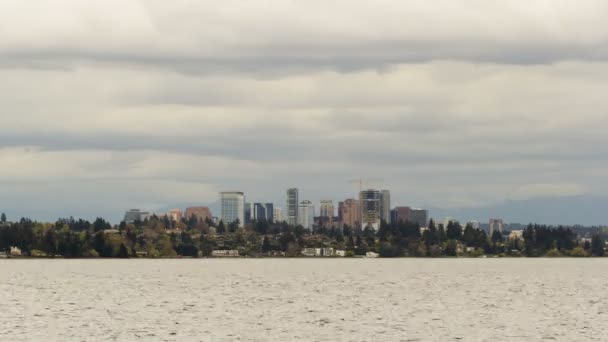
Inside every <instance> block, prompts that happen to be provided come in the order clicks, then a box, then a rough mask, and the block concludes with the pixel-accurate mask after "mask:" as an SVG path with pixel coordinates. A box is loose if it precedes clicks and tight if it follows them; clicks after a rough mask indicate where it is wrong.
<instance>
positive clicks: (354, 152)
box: [0, 0, 608, 220]
mask: <svg viewBox="0 0 608 342" xmlns="http://www.w3.org/2000/svg"><path fill="white" fill-rule="evenodd" d="M606 13H608V2H606V1H604V0H598V1H594V0H581V1H571V0H530V1H519V0H517V1H509V0H505V1H486V0H466V1H464V0H437V1H432V2H430V1H414V0H407V1H404V0H391V1H389V0H377V1H361V0H335V1H327V0H322V1H321V0H300V1H298V0H288V1H286V0H280V1H279V0H267V1H262V0H252V1H234V0H222V1H199V0H197V1H194V0H192V1H188V0H174V1H165V0H146V1H144V0H141V1H135V0H104V1H81V0H62V1H60V0H46V1H44V0H38V1H18V0H6V1H1V2H0V132H1V133H0V211H4V212H7V214H8V215H9V218H10V217H12V218H16V217H19V216H29V217H32V218H35V219H38V220H54V219H56V218H58V217H67V216H74V217H85V218H94V217H96V216H104V217H106V218H109V219H112V220H118V219H119V218H120V217H121V215H122V213H123V212H124V211H125V210H126V209H129V208H142V209H146V210H152V211H154V210H156V209H158V208H163V207H166V206H172V205H174V204H175V205H177V204H178V203H192V204H196V203H200V204H209V203H213V202H215V201H217V197H218V192H219V191H224V190H240V191H244V192H245V193H246V196H247V198H248V200H250V201H274V202H276V203H278V204H277V205H278V206H281V205H282V204H283V201H284V198H285V189H287V188H288V187H298V188H299V189H300V198H302V199H310V200H312V201H314V202H318V201H319V200H320V199H322V198H327V199H333V200H336V201H338V200H342V199H344V198H349V197H353V196H355V193H356V191H357V190H358V184H357V183H352V182H350V180H352V179H358V178H363V179H364V180H365V181H364V187H382V188H388V189H390V190H391V192H392V203H393V205H413V206H433V207H440V208H466V207H469V208H471V207H473V208H474V207H482V206H486V205H494V204H496V203H500V202H503V201H507V200H527V199H534V198H560V197H567V196H581V195H589V196H602V195H603V194H605V193H606V192H607V190H608V172H606V167H607V166H608V155H607V150H606V146H607V143H608V134H606V127H608V112H607V108H608V93H607V91H606V90H607V89H608V21H606V20H605V14H606Z"/></svg>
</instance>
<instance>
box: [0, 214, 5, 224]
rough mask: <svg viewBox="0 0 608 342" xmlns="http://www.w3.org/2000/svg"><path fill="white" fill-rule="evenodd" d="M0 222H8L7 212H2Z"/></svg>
mask: <svg viewBox="0 0 608 342" xmlns="http://www.w3.org/2000/svg"><path fill="white" fill-rule="evenodd" d="M0 222H2V223H6V214H5V213H2V215H0Z"/></svg>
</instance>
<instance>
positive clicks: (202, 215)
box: [185, 207, 213, 221]
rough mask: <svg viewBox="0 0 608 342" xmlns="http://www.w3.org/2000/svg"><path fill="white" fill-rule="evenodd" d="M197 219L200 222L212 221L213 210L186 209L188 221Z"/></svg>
mask: <svg viewBox="0 0 608 342" xmlns="http://www.w3.org/2000/svg"><path fill="white" fill-rule="evenodd" d="M193 216H194V217H195V218H196V219H197V220H199V221H205V220H207V219H211V217H213V215H211V210H209V208H208V207H189V208H186V214H185V217H186V220H189V219H191V218H192V217H193Z"/></svg>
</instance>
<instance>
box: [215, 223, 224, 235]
mask: <svg viewBox="0 0 608 342" xmlns="http://www.w3.org/2000/svg"><path fill="white" fill-rule="evenodd" d="M216 231H217V233H218V234H224V233H225V232H226V227H225V226H224V221H220V224H218V225H217V229H216Z"/></svg>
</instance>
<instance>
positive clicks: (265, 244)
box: [262, 235, 272, 253]
mask: <svg viewBox="0 0 608 342" xmlns="http://www.w3.org/2000/svg"><path fill="white" fill-rule="evenodd" d="M271 249H272V246H271V245H270V240H268V235H264V241H263V242H262V252H263V253H268V252H270V250H271Z"/></svg>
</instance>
